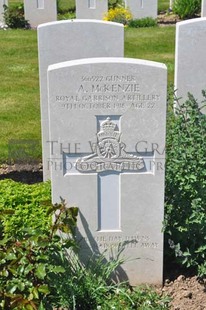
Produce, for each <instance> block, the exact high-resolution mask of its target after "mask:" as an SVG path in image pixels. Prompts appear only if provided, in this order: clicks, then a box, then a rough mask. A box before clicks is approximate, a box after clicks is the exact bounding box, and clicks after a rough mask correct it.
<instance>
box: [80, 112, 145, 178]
mask: <svg viewBox="0 0 206 310" xmlns="http://www.w3.org/2000/svg"><path fill="white" fill-rule="evenodd" d="M115 128H116V124H115V123H114V122H112V121H111V119H110V117H107V119H106V120H105V121H103V122H102V124H101V127H100V131H99V132H98V133H97V147H96V152H95V153H93V154H91V155H88V156H85V157H82V158H78V159H77V161H76V169H77V170H78V171H80V172H87V173H88V172H104V171H118V172H123V171H137V170H142V169H143V168H144V167H145V163H144V160H143V158H142V157H138V156H135V155H133V154H130V153H127V152H126V151H125V148H126V146H125V144H124V143H123V142H121V139H120V138H121V133H120V132H119V131H117V130H115Z"/></svg>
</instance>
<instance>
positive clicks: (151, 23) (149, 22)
mask: <svg viewBox="0 0 206 310" xmlns="http://www.w3.org/2000/svg"><path fill="white" fill-rule="evenodd" d="M128 26H129V27H132V28H140V27H155V26H157V20H156V19H154V18H151V17H145V18H141V19H132V20H130V21H129V23H128Z"/></svg>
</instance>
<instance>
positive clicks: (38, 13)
mask: <svg viewBox="0 0 206 310" xmlns="http://www.w3.org/2000/svg"><path fill="white" fill-rule="evenodd" d="M24 15H25V19H27V20H28V21H29V24H30V26H31V27H32V28H36V27H37V26H39V25H40V24H43V23H48V22H52V21H56V20H57V4H56V0H37V1H36V0H24Z"/></svg>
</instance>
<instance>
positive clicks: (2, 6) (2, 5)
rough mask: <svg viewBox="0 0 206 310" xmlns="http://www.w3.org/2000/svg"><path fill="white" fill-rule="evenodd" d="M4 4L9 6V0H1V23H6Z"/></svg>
mask: <svg viewBox="0 0 206 310" xmlns="http://www.w3.org/2000/svg"><path fill="white" fill-rule="evenodd" d="M4 5H7V6H8V0H0V24H1V23H2V24H4V17H3V14H4Z"/></svg>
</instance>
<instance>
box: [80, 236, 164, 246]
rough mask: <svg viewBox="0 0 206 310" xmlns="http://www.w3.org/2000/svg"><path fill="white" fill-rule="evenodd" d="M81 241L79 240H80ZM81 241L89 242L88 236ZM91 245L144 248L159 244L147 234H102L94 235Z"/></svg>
mask: <svg viewBox="0 0 206 310" xmlns="http://www.w3.org/2000/svg"><path fill="white" fill-rule="evenodd" d="M80 242H81V241H80ZM82 242H91V240H90V241H89V240H88V238H84V239H83V240H82ZM93 242H94V244H92V246H93V247H96V248H99V249H109V248H120V247H122V248H124V249H126V248H129V249H132V248H140V249H141V248H144V249H147V248H148V249H157V248H158V246H159V244H158V242H154V241H153V240H151V238H150V237H149V236H138V235H136V236H115V235H112V236H110V235H104V236H97V237H94V241H93Z"/></svg>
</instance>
